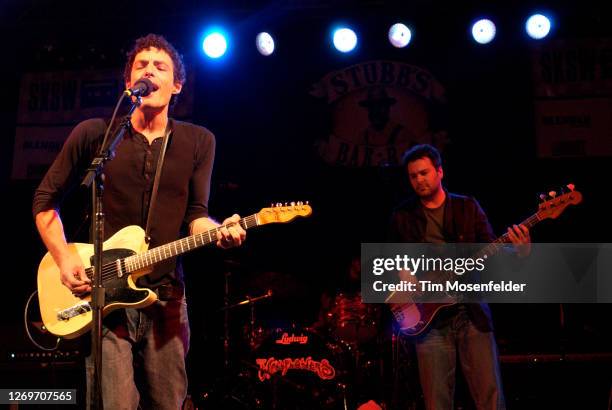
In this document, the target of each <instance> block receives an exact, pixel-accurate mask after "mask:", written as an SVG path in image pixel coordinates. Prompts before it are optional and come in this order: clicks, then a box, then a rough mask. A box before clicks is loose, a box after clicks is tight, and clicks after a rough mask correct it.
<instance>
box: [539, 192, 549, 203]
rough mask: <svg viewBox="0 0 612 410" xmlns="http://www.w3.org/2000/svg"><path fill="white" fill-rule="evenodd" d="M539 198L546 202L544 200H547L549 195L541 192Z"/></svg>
mask: <svg viewBox="0 0 612 410" xmlns="http://www.w3.org/2000/svg"><path fill="white" fill-rule="evenodd" d="M538 198H540V200H541V201H542V202H544V201H546V198H547V197H546V194H540V195H538Z"/></svg>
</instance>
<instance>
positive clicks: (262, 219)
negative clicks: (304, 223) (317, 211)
mask: <svg viewBox="0 0 612 410" xmlns="http://www.w3.org/2000/svg"><path fill="white" fill-rule="evenodd" d="M311 214H312V208H311V207H310V205H309V204H308V202H289V203H287V202H285V203H284V204H282V203H280V202H279V203H277V204H273V205H272V206H271V207H269V208H263V209H262V210H261V211H259V212H258V213H257V220H258V221H259V224H260V225H265V224H272V223H285V222H290V221H292V220H294V219H295V218H297V217H307V216H310V215H311Z"/></svg>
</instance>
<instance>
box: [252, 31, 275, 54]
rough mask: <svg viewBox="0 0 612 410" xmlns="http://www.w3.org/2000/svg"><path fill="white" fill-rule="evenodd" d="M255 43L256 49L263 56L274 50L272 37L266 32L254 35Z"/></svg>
mask: <svg viewBox="0 0 612 410" xmlns="http://www.w3.org/2000/svg"><path fill="white" fill-rule="evenodd" d="M255 45H256V46H257V51H259V52H260V53H261V55H263V56H269V55H270V54H272V53H273V52H274V39H273V38H272V36H271V35H270V34H268V33H266V32H262V33H259V34H258V35H257V37H255Z"/></svg>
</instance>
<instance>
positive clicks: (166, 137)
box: [145, 118, 172, 243]
mask: <svg viewBox="0 0 612 410" xmlns="http://www.w3.org/2000/svg"><path fill="white" fill-rule="evenodd" d="M171 123H172V120H171V119H170V118H168V126H167V127H166V134H165V135H164V139H163V141H162V146H161V150H160V152H159V157H158V158H157V168H156V169H155V179H154V180H153V190H152V191H151V197H150V198H151V199H150V200H149V212H148V214H147V225H146V227H145V240H146V241H147V243H149V242H150V241H151V236H150V235H149V231H150V229H151V216H152V215H153V208H155V204H156V199H157V188H158V187H159V179H160V178H161V170H162V166H163V164H164V156H165V155H166V149H167V148H168V140H169V139H170V134H171V133H172V125H171Z"/></svg>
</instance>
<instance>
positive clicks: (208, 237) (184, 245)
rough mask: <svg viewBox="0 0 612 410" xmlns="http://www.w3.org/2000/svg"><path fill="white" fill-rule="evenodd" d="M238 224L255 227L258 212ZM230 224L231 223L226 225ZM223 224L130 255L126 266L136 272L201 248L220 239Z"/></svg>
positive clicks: (244, 226) (257, 221) (125, 261)
mask: <svg viewBox="0 0 612 410" xmlns="http://www.w3.org/2000/svg"><path fill="white" fill-rule="evenodd" d="M237 224H239V225H240V226H242V228H243V229H244V230H247V229H249V228H253V227H255V226H258V225H259V220H258V219H257V214H253V215H249V216H247V217H244V218H242V219H240V220H239V221H238V222H237ZM224 226H230V225H224ZM220 228H221V226H219V227H217V228H213V229H209V230H208V231H206V232H201V233H197V234H195V235H191V236H187V237H185V238H182V239H179V240H176V241H174V242H170V243H167V244H165V245H162V246H158V247H156V248H153V249H149V250H148V251H146V252H143V253H141V254H138V255H133V256H129V257H127V258H125V259H124V263H125V268H126V270H127V271H128V272H134V271H137V270H140V269H143V268H146V267H149V266H151V265H154V264H156V263H159V262H163V261H165V260H167V259H170V258H174V257H176V256H178V255H181V254H183V253H187V252H189V251H192V250H194V249H197V248H201V247H203V246H206V245H210V244H211V243H215V242H217V240H219V237H220V234H219V229H220Z"/></svg>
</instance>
